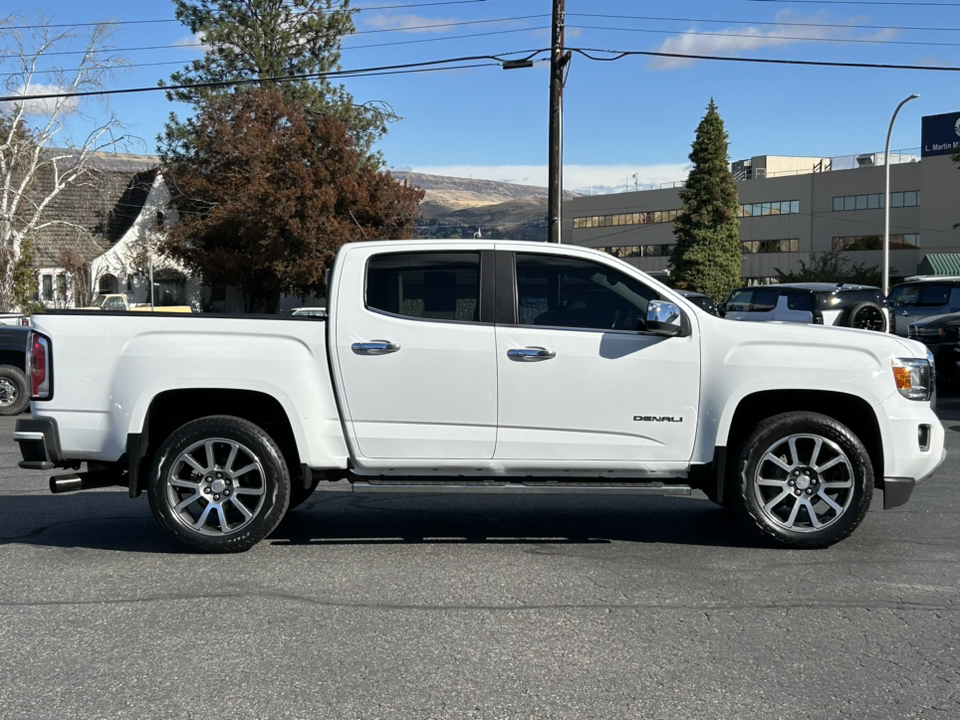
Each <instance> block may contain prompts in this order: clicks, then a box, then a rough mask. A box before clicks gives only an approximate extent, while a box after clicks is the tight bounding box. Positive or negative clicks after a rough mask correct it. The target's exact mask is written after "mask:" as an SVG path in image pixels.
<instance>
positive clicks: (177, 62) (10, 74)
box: [0, 27, 549, 77]
mask: <svg viewBox="0 0 960 720" xmlns="http://www.w3.org/2000/svg"><path fill="white" fill-rule="evenodd" d="M547 29H549V28H547V27H529V28H515V29H512V30H497V31H494V32H482V33H469V34H466V35H447V36H445V37H435V38H421V39H419V40H398V41H396V42H386V43H368V44H366V45H349V46H347V47H345V48H342V50H343V51H347V50H366V49H369V48H381V47H396V46H398V45H415V44H419V43H427V42H443V41H447V40H464V39H469V38H478V37H489V36H490V35H506V34H509V33H519V32H527V31H530V30H547ZM197 47H200V46H197ZM503 54H505V55H511V54H512V53H503ZM184 62H185V61H183V60H167V61H164V62H154V63H130V64H128V65H122V66H119V67H117V68H116V69H118V70H126V69H129V68H145V67H164V66H168V65H183V63H184ZM82 69H83V68H70V69H63V68H54V69H51V70H34V71H33V72H32V75H49V74H51V73H58V72H63V73H73V72H79V71H80V70H82ZM26 74H27V73H25V72H24V71H22V70H21V71H19V72H7V73H0V77H14V76H17V75H26Z"/></svg>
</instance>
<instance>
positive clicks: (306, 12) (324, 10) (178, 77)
mask: <svg viewBox="0 0 960 720" xmlns="http://www.w3.org/2000/svg"><path fill="white" fill-rule="evenodd" d="M174 4H175V6H176V16H177V19H178V20H180V22H182V23H183V24H184V25H186V26H187V27H188V28H190V32H192V33H193V34H194V35H195V36H196V37H197V39H198V40H200V41H201V42H203V44H204V45H205V46H207V50H206V53H205V54H204V56H203V57H202V58H200V59H199V60H194V61H192V62H191V63H190V64H189V65H187V66H186V67H185V68H184V69H183V70H180V71H177V72H175V73H173V74H172V75H171V76H170V84H171V85H192V84H204V83H217V82H224V81H229V80H256V79H262V78H276V77H289V76H293V75H308V74H316V73H326V72H330V71H335V70H339V69H340V39H341V38H342V37H343V36H344V35H348V34H350V33H352V32H353V29H354V27H353V12H354V11H353V10H351V9H350V8H349V4H350V3H349V0H194V1H193V2H188V1H187V0H174ZM160 85H161V86H165V83H164V82H162V81H161V83H160ZM239 87H241V86H230V85H226V86H218V87H204V88H186V89H179V90H173V89H171V90H168V91H167V98H168V99H169V100H171V101H178V102H185V103H189V104H191V105H193V106H194V108H195V109H196V110H197V111H198V112H199V111H201V110H202V109H203V108H204V107H205V106H206V104H207V103H208V102H209V100H210V99H211V98H214V97H222V96H224V95H229V94H232V93H233V92H235V91H237V90H238V88H239ZM278 87H279V88H280V89H281V91H282V92H283V95H284V97H285V98H286V99H287V100H291V101H297V102H300V103H302V104H303V105H304V106H305V107H306V108H307V110H308V111H310V112H312V113H314V114H324V115H327V116H329V117H331V118H333V119H334V120H337V121H338V122H341V123H343V124H344V125H345V126H346V127H347V128H348V131H349V132H350V135H351V137H352V139H353V144H354V146H355V147H356V148H357V149H358V150H359V151H360V152H361V153H362V154H363V157H364V158H365V159H366V160H367V161H371V162H373V163H374V164H378V163H379V158H378V157H377V156H376V155H373V154H371V153H372V148H373V145H374V143H375V142H376V141H377V140H378V139H379V138H380V137H381V136H382V135H383V134H384V133H386V131H387V127H386V125H387V123H388V122H390V121H392V120H396V119H398V118H397V117H396V115H395V114H394V113H393V111H392V110H391V109H390V108H389V106H387V105H386V104H385V103H364V104H362V105H358V104H355V103H354V101H353V97H352V96H351V95H350V93H348V92H347V91H346V89H345V88H344V87H343V85H334V84H333V83H331V82H330V81H329V80H328V79H326V78H324V77H319V78H317V77H314V78H308V79H299V80H288V81H283V82H281V83H278ZM195 137H196V127H195V124H194V123H193V121H192V120H187V121H185V122H181V121H180V120H179V119H178V118H177V116H176V115H174V114H172V113H171V115H170V119H169V121H168V122H167V126H166V130H165V133H164V136H163V137H161V138H159V140H160V143H161V148H160V150H161V154H162V155H163V159H164V161H167V162H170V161H173V160H177V159H179V158H180V157H182V156H183V155H187V154H189V153H190V149H191V145H192V143H193V142H194V139H195Z"/></svg>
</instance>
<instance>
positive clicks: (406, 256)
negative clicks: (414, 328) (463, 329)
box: [367, 252, 480, 322]
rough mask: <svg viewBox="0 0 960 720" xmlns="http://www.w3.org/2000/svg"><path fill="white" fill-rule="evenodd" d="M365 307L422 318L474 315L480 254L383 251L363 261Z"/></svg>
mask: <svg viewBox="0 0 960 720" xmlns="http://www.w3.org/2000/svg"><path fill="white" fill-rule="evenodd" d="M367 307H368V308H370V309H371V310H379V311H381V312H386V313H390V314H391V315H400V316H403V317H409V318H418V319H425V320H454V321H462V322H477V321H479V319H480V253H477V252H450V253H389V254H384V255H375V256H373V257H372V258H370V261H369V263H368V264H367Z"/></svg>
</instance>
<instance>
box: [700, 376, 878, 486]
mask: <svg viewBox="0 0 960 720" xmlns="http://www.w3.org/2000/svg"><path fill="white" fill-rule="evenodd" d="M798 411H799V412H804V411H805V412H815V413H820V414H821V415H826V416H828V417H831V418H833V419H834V420H836V421H837V422H840V423H843V424H844V425H846V426H847V427H848V428H850V430H851V432H853V434H854V435H856V436H857V437H858V438H859V439H860V442H862V443H863V445H864V447H865V448H866V450H867V453H868V454H869V456H870V462H871V464H872V465H873V473H874V475H873V477H874V486H875V487H878V488H880V487H882V486H883V439H882V436H881V433H880V425H879V423H878V422H877V416H876V413H875V412H874V410H873V408H872V407H871V406H870V404H869V403H868V402H867V401H866V400H864V399H863V398H861V397H857V396H856V395H850V394H847V393H840V392H832V391H827V390H768V391H762V392H756V393H753V394H751V395H747V396H745V397H743V398H742V399H741V400H740V402H739V403H738V404H737V408H736V410H735V411H734V412H733V416H732V419H731V421H730V424H729V426H728V429H727V434H726V437H725V438H721V437H718V438H717V445H718V446H722V447H725V448H727V449H728V452H726V453H724V454H725V457H726V459H725V467H724V468H723V470H724V472H723V473H718V481H722V478H724V477H726V476H728V474H729V473H727V472H726V471H727V470H728V469H729V467H730V464H731V463H735V462H736V461H737V458H736V455H737V451H736V449H737V448H738V447H739V445H740V443H741V442H743V440H744V439H745V438H746V437H747V436H748V435H749V434H750V433H751V432H752V431H753V428H755V427H756V425H757V423H758V422H759V421H761V420H763V419H764V418H768V417H772V416H773V415H779V414H780V413H785V412H798Z"/></svg>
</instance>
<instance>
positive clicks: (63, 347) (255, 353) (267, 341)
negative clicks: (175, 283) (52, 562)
mask: <svg viewBox="0 0 960 720" xmlns="http://www.w3.org/2000/svg"><path fill="white" fill-rule="evenodd" d="M36 330H37V331H38V332H40V333H42V334H44V335H46V336H47V337H49V338H50V340H51V348H52V357H53V368H52V370H53V397H52V399H51V400H49V401H39V402H38V401H34V402H33V403H32V409H33V414H34V416H35V417H38V418H41V417H53V418H54V419H56V421H57V425H58V427H59V431H60V442H61V448H62V451H63V454H64V456H65V457H67V458H71V459H81V460H91V459H95V460H103V461H114V460H117V459H118V458H119V457H120V456H121V455H122V454H123V452H124V451H125V449H126V441H127V434H128V433H139V432H141V431H142V430H143V427H144V419H145V417H146V414H147V411H148V409H149V408H150V404H151V403H152V401H153V400H154V398H156V397H157V395H159V394H160V393H163V392H166V391H168V390H186V389H235V390H250V391H255V392H261V393H264V394H266V395H269V396H271V397H273V398H275V399H276V400H277V401H278V402H279V403H280V405H281V407H282V408H283V409H284V412H285V413H286V414H287V418H288V419H289V421H290V425H291V427H292V429H293V433H294V436H295V439H296V442H297V447H298V449H299V452H300V457H301V461H302V462H304V463H307V464H309V465H311V466H312V467H318V468H320V467H344V466H345V464H346V448H345V445H344V441H343V433H342V429H341V425H340V418H339V413H338V412H337V407H336V402H335V400H334V397H333V391H332V388H331V384H330V374H329V371H328V367H327V355H326V347H325V342H326V340H325V323H324V322H320V321H316V320H288V319H283V320H280V319H262V318H260V319H258V318H250V319H247V318H228V317H217V316H194V317H190V316H181V317H166V316H160V315H149V316H148V315H142V314H139V313H137V314H130V315H129V316H126V315H102V314H90V315H86V314H79V313H78V314H64V315H47V316H44V317H42V318H38V320H37V322H36Z"/></svg>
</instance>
